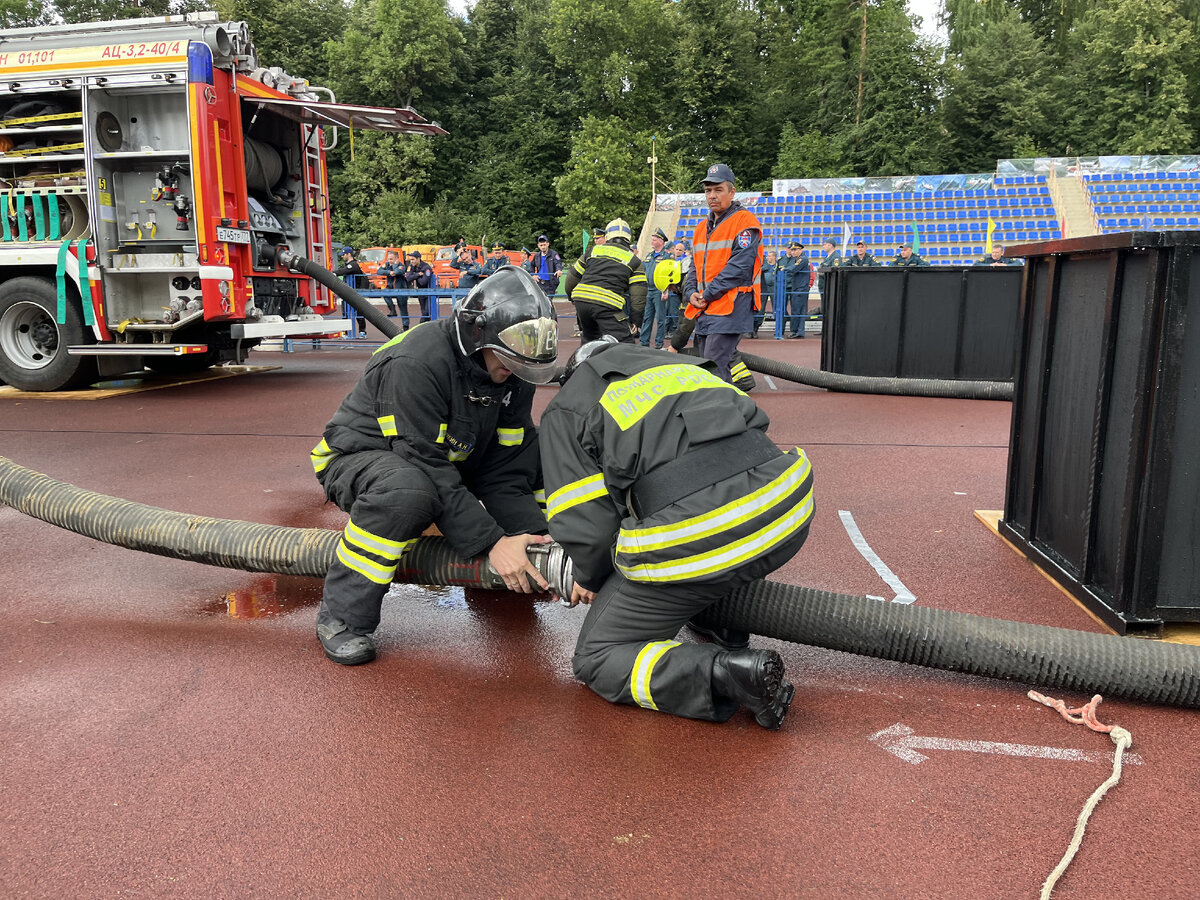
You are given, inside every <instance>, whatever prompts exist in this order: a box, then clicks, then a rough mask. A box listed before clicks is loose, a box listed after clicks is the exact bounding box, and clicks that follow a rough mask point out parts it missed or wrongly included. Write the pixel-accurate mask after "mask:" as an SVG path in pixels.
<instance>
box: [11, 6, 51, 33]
mask: <svg viewBox="0 0 1200 900" xmlns="http://www.w3.org/2000/svg"><path fill="white" fill-rule="evenodd" d="M49 23H50V10H49V9H47V8H46V5H45V4H44V3H42V2H41V0H0V28H33V27H34V26H36V25H48V24H49Z"/></svg>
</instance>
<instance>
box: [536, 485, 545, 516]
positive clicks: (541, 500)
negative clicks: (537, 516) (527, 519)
mask: <svg viewBox="0 0 1200 900" xmlns="http://www.w3.org/2000/svg"><path fill="white" fill-rule="evenodd" d="M533 499H534V500H535V501H536V502H537V505H538V506H540V507H541V508H542V510H543V512H544V511H545V509H546V492H545V491H544V490H542V489H541V488H538V489H537V490H536V491H534V492H533Z"/></svg>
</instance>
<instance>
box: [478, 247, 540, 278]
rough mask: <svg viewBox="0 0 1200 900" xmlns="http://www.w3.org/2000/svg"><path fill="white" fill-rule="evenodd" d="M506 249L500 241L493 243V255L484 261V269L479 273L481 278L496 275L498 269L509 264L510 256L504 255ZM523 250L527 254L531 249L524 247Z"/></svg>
mask: <svg viewBox="0 0 1200 900" xmlns="http://www.w3.org/2000/svg"><path fill="white" fill-rule="evenodd" d="M504 250H505V247H504V245H503V244H502V243H500V242H499V241H496V243H494V244H492V253H491V256H489V257H488V258H487V261H486V262H484V264H483V271H482V272H480V274H479V277H480V278H487V277H488V276H489V275H494V274H495V272H496V270H497V269H499V268H501V267H502V266H506V265H508V257H506V256H505V255H504ZM522 252H523V253H526V254H528V253H529V251H528V250H525V249H524V248H522ZM526 271H528V270H526Z"/></svg>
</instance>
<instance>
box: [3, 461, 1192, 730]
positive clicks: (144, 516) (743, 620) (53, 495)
mask: <svg viewBox="0 0 1200 900" xmlns="http://www.w3.org/2000/svg"><path fill="white" fill-rule="evenodd" d="M0 502H3V503H6V504H8V505H9V506H11V507H13V509H16V510H18V511H20V512H23V513H26V514H27V515H30V516H34V517H35V518H38V519H42V520H43V521H45V522H50V523H51V524H53V525H59V526H61V527H63V528H67V529H69V530H71V531H74V532H76V533H78V534H83V535H86V536H88V537H92V538H95V539H96V540H100V541H105V542H107V543H110V544H116V545H118V546H121V547H128V548H129V549H132V550H144V551H146V552H149V553H157V554H159V555H161V556H171V557H174V558H176V559H187V560H191V561H193V562H200V563H206V564H208V565H216V566H225V567H228V568H236V569H245V570H247V571H252V572H279V573H282V574H291V575H312V576H315V577H321V576H323V575H324V574H325V571H326V570H327V569H328V567H329V565H330V564H331V563H332V561H333V559H334V551H335V548H336V546H337V542H338V540H339V534H338V532H335V531H325V530H323V529H314V528H284V527H277V526H271V525H259V524H254V523H251V522H238V521H232V520H227V519H211V518H207V517H204V516H190V515H187V514H186V513H179V512H171V511H168V510H163V509H157V508H155V507H152V506H145V505H143V504H140V503H133V502H131V501H129V500H121V499H118V498H115V497H106V496H104V495H102V494H96V493H93V492H91V491H85V490H83V489H81V488H78V487H75V486H74V485H70V484H65V483H63V482H61V481H55V480H54V479H52V478H49V477H47V476H46V475H41V474H39V473H37V472H34V471H31V470H30V469H26V468H24V467H22V466H18V465H17V464H15V463H13V462H12V461H11V460H8V459H4V458H3V457H0ZM531 549H532V548H531ZM532 559H533V562H534V563H535V564H536V565H537V566H538V568H539V570H540V571H541V572H542V574H543V575H545V576H546V578H547V579H549V580H550V582H551V584H553V585H555V587H556V589H557V591H558V592H560V593H562V594H564V595H569V593H570V585H569V581H570V564H569V562H568V561H567V559H566V557H565V555H564V554H563V553H562V551H561V548H559V547H558V545H556V544H547V545H543V546H542V547H540V548H538V552H537V553H536V554H534V555H533V556H532ZM396 580H398V581H402V582H405V583H412V584H461V585H466V586H475V587H483V588H496V589H498V588H500V587H502V586H503V583H502V581H501V580H500V579H499V578H498V577H497V576H496V575H495V572H493V571H492V570H491V567H490V566H488V565H487V562H486V560H483V559H476V560H463V559H460V558H458V557H457V556H455V555H454V553H453V552H452V551H451V550H450V548H449V546H448V545H447V544H446V543H445V542H444V541H442V540H440V539H437V538H426V539H423V540H421V541H420V542H418V544H417V546H416V547H415V548H414V550H413V551H410V553H408V554H406V555H405V557H404V559H403V561H402V566H401V569H400V570H398V571H397V573H396ZM707 618H708V619H709V621H710V622H712V623H713V624H718V625H725V626H728V627H733V628H742V629H745V630H747V631H750V632H753V633H755V634H760V635H764V636H766V637H773V638H778V639H780V640H786V641H795V642H796V643H800V644H811V645H813V646H818V647H827V648H830V649H833V650H844V651H847V652H849V653H857V654H861V655H864V656H874V657H877V658H879V659H890V660H895V661H896V662H904V663H911V664H914V665H920V666H929V667H932V668H938V669H947V670H950V671H955V672H966V673H968V674H972V675H985V676H989V677H992V678H1004V679H1009V680H1013V681H1020V682H1023V683H1026V684H1031V685H1036V686H1038V687H1042V688H1063V689H1067V690H1074V691H1079V692H1080V693H1084V694H1091V693H1101V694H1104V695H1106V696H1109V697H1123V698H1125V699H1128V700H1140V701H1143V702H1147V703H1164V704H1170V705H1174V706H1191V707H1196V706H1200V647H1189V646H1185V645H1178V644H1161V643H1157V642H1152V641H1143V640H1137V639H1134V638H1120V637H1116V636H1114V635H1104V634H1088V633H1085V632H1077V631H1069V630H1067V629H1063V628H1049V627H1046V626H1043V625H1025V624H1021V623H1018V622H1006V621H1003V620H1000V619H988V618H984V617H982V616H971V615H965V614H963V613H955V612H948V611H945V610H937V609H925V608H922V607H917V606H905V605H900V604H894V603H883V602H881V601H878V600H869V599H867V598H865V597H854V596H849V595H846V594H837V593H832V592H829V591H818V590H813V589H811V588H803V587H794V586H792V585H786V584H778V583H775V582H770V581H763V582H756V583H754V584H751V585H748V586H746V587H743V588H740V589H739V590H737V591H735V592H734V593H733V594H731V595H730V596H729V597H727V598H726V599H724V600H722V601H721V602H720V603H718V604H717V605H716V606H714V607H713V608H712V610H711V614H710V615H709V616H707Z"/></svg>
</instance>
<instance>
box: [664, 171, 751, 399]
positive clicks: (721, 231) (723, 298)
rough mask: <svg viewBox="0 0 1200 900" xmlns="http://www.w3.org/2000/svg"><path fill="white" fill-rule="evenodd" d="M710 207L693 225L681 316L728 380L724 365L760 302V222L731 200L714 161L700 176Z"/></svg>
mask: <svg viewBox="0 0 1200 900" xmlns="http://www.w3.org/2000/svg"><path fill="white" fill-rule="evenodd" d="M701 184H702V185H703V186H704V199H705V200H706V201H707V202H708V208H709V210H710V212H709V214H708V216H707V217H706V218H705V219H704V220H703V221H701V222H700V224H699V225H697V226H696V233H695V236H694V237H693V239H692V247H693V251H692V268H691V270H690V271H689V272H688V274H687V281H686V282H685V284H684V286H683V295H684V297H686V298H687V306H686V308H685V309H684V315H686V316H687V317H688V318H689V319H694V320H696V350H697V352H698V353H699V354H700V356H701V357H702V358H704V359H711V360H712V361H713V362H714V363H716V374H717V376H718V377H719V378H721V379H723V380H724V381H731V380H732V376H731V375H730V364H731V361H732V359H733V354H734V353H736V352H737V348H738V342H739V341H741V338H742V335H743V334H745V333H746V332H748V331H749V330H750V329H751V328H753V327H754V311H755V310H756V309H758V308H759V307H760V306H761V305H762V303H761V300H760V293H761V290H762V281H761V277H760V276H761V274H762V225H760V224H759V222H758V219H757V218H756V217H755V215H754V213H752V212H750V211H749V210H748V209H746V208H744V207H743V206H742V204H741V203H739V202H738V201H737V199H736V198H735V190H734V176H733V170H732V169H730V168H729V166H727V165H725V164H724V163H714V164H713V165H711V166H709V167H708V172H707V173H706V174H705V176H704V178H703V179H702V180H701Z"/></svg>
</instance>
